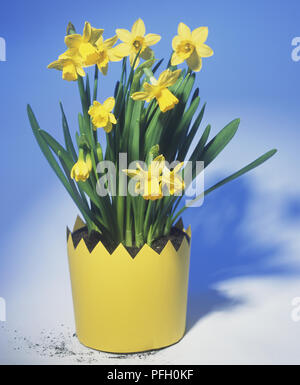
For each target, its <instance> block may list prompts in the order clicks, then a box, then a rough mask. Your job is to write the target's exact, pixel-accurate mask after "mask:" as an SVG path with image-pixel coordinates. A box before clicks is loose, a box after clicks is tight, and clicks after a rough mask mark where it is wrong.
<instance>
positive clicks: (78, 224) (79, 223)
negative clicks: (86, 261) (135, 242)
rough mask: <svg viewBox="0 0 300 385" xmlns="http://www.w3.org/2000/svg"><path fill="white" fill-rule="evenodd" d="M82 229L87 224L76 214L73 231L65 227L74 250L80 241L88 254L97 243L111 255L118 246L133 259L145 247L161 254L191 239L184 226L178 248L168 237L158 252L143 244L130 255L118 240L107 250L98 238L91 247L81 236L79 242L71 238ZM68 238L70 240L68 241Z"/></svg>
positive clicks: (175, 249)
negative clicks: (166, 249)
mask: <svg viewBox="0 0 300 385" xmlns="http://www.w3.org/2000/svg"><path fill="white" fill-rule="evenodd" d="M83 229H87V226H86V224H85V223H84V222H83V221H82V219H81V218H80V217H79V216H77V218H76V222H75V225H74V228H73V231H71V230H70V229H69V227H67V243H69V242H71V243H72V245H73V248H74V250H76V249H77V248H78V246H79V244H81V243H82V247H86V249H87V250H88V252H89V253H90V254H92V253H93V252H94V250H95V249H96V248H97V247H98V245H99V244H101V245H102V246H103V247H104V249H105V250H106V251H107V253H109V254H110V255H111V256H113V255H114V254H115V253H116V250H118V249H119V248H121V249H122V251H123V252H124V253H125V254H126V253H127V254H128V256H130V258H132V259H135V258H137V257H138V255H140V254H142V253H143V252H144V251H143V250H144V249H145V248H151V249H152V250H153V251H154V252H155V253H156V254H157V255H161V253H162V252H163V251H164V249H165V248H170V247H173V248H174V251H175V252H177V251H178V250H179V249H180V248H181V247H182V244H183V242H186V243H187V244H188V245H190V241H191V227H190V226H189V227H188V229H187V230H185V229H184V228H183V229H182V230H181V231H182V233H183V234H182V235H183V237H182V240H181V244H180V246H179V247H178V248H176V247H175V246H174V244H173V242H172V241H171V240H170V239H169V240H167V242H166V244H165V245H164V246H163V247H162V248H161V250H160V251H159V252H158V251H156V250H155V249H154V248H152V247H150V246H149V245H148V244H146V243H145V244H144V245H143V246H142V247H140V248H139V249H138V252H137V254H136V255H135V256H132V255H130V253H129V252H128V250H127V248H126V247H125V246H124V245H123V244H122V243H121V242H120V243H119V244H118V245H117V246H116V247H115V248H114V250H113V251H110V250H108V248H107V247H106V246H105V244H104V243H103V242H102V241H101V240H99V241H98V242H97V243H96V244H95V245H94V246H93V247H92V248H91V249H90V248H89V247H88V245H87V243H86V241H85V239H84V237H81V239H80V240H79V242H76V243H75V242H74V239H73V236H74V235H75V234H76V233H78V232H81V231H82V230H83ZM69 239H70V241H69Z"/></svg>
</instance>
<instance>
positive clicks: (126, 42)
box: [113, 19, 161, 67]
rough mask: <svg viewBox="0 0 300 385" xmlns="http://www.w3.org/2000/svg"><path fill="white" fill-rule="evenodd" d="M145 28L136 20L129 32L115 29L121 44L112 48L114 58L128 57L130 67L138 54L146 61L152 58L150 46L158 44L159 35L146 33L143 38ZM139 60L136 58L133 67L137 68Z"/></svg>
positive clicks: (140, 20)
mask: <svg viewBox="0 0 300 385" xmlns="http://www.w3.org/2000/svg"><path fill="white" fill-rule="evenodd" d="M145 33H146V28H145V24H144V22H143V20H142V19H138V20H137V21H136V22H135V23H134V24H133V26H132V28H131V32H130V31H128V30H127V29H116V34H117V35H118V37H119V39H120V40H121V41H122V42H123V43H121V44H119V45H118V46H117V47H115V48H113V53H114V55H115V57H119V58H120V59H121V58H123V57H125V56H128V55H129V59H130V64H131V66H132V65H133V62H134V60H135V58H136V55H137V54H138V53H139V52H140V56H141V57H142V58H143V59H144V60H148V59H150V58H151V57H152V55H153V52H152V50H151V48H149V47H150V46H152V45H154V44H156V43H158V42H159V41H160V39H161V36H160V35H157V34H155V33H148V34H147V35H146V36H145ZM139 61H140V59H139V58H137V60H136V64H135V67H137V66H138V64H139Z"/></svg>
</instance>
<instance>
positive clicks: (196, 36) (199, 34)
mask: <svg viewBox="0 0 300 385" xmlns="http://www.w3.org/2000/svg"><path fill="white" fill-rule="evenodd" d="M207 36H208V28H207V27H199V28H196V29H194V31H193V32H192V40H193V41H194V43H204V42H205V41H206V39H207Z"/></svg>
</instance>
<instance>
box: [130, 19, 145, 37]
mask: <svg viewBox="0 0 300 385" xmlns="http://www.w3.org/2000/svg"><path fill="white" fill-rule="evenodd" d="M145 32H146V28H145V24H144V22H143V20H142V19H138V20H137V21H136V22H135V23H134V24H133V26H132V28H131V33H132V35H134V36H144V35H145Z"/></svg>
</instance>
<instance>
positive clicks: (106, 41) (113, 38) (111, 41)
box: [103, 35, 118, 49]
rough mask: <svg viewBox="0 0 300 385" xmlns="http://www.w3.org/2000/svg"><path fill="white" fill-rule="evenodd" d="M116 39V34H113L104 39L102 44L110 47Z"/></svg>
mask: <svg viewBox="0 0 300 385" xmlns="http://www.w3.org/2000/svg"><path fill="white" fill-rule="evenodd" d="M117 40H118V36H117V35H115V36H113V37H111V38H110V39H106V40H105V41H104V43H103V44H104V46H105V47H106V48H107V49H110V48H112V46H113V45H114V44H116V42H117Z"/></svg>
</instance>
